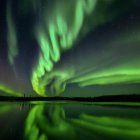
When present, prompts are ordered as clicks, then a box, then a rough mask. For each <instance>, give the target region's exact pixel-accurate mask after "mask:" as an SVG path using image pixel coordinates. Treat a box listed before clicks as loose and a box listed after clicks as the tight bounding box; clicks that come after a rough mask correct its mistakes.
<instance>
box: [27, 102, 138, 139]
mask: <svg viewBox="0 0 140 140" xmlns="http://www.w3.org/2000/svg"><path fill="white" fill-rule="evenodd" d="M25 138H26V140H33V139H34V140H47V139H68V140H74V139H83V140H84V139H87V138H90V139H96V140H101V139H113V140H114V139H117V140H118V139H121V140H131V139H135V140H139V139H140V120H139V119H134V118H129V116H128V118H127V117H123V118H120V117H114V116H95V115H91V114H82V113H81V114H80V115H79V116H78V117H76V118H75V117H74V118H69V117H66V116H65V111H64V109H63V108H62V106H60V105H59V104H54V105H52V106H48V108H47V105H46V106H45V105H35V106H34V107H33V108H32V109H31V110H30V112H29V114H28V116H27V119H26V123H25Z"/></svg>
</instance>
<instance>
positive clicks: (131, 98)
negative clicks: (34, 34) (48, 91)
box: [0, 95, 140, 102]
mask: <svg viewBox="0 0 140 140" xmlns="http://www.w3.org/2000/svg"><path fill="white" fill-rule="evenodd" d="M4 101H10V102H15V101H16V102H29V101H77V102H140V95H113V96H101V97H86V98H85V97H59V96H58V97H11V96H0V102H4Z"/></svg>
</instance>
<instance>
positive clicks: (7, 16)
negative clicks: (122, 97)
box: [0, 0, 140, 97]
mask: <svg viewBox="0 0 140 140" xmlns="http://www.w3.org/2000/svg"><path fill="white" fill-rule="evenodd" d="M0 8H1V13H0V21H1V22H0V31H1V32H0V91H1V95H13V96H23V95H26V96H55V95H57V96H58V95H59V96H68V97H69V96H70V97H71V96H81V97H88V96H90V97H91V96H92V97H95V96H102V95H114V94H115V95H116V94H139V93H140V86H139V84H140V65H139V64H140V55H139V54H140V47H139V44H140V14H139V13H140V1H139V0H124V1H122V0H99V1H97V0H77V1H75V0H71V1H69V0H51V1H50V0H2V1H1V5H0Z"/></svg>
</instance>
